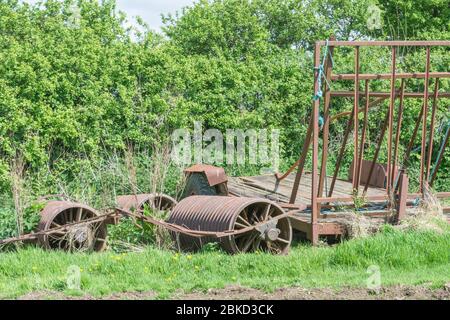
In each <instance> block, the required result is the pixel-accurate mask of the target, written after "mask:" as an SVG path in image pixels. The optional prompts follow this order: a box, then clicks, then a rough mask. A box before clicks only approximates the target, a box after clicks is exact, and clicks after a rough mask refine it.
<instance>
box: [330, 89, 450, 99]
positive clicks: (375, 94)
mask: <svg viewBox="0 0 450 320" xmlns="http://www.w3.org/2000/svg"><path fill="white" fill-rule="evenodd" d="M330 94H331V97H341V98H352V97H354V96H355V92H354V91H331V93H330ZM359 94H360V95H364V92H360V93H359ZM433 94H434V92H430V95H433ZM370 96H371V97H373V98H381V97H385V98H389V97H390V93H389V92H371V93H370ZM405 98H415V99H423V93H420V92H405ZM441 98H450V92H441V93H439V99H441Z"/></svg>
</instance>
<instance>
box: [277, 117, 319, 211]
mask: <svg viewBox="0 0 450 320" xmlns="http://www.w3.org/2000/svg"><path fill="white" fill-rule="evenodd" d="M313 121H314V119H313V117H311V119H310V122H309V127H308V132H307V133H306V138H305V141H304V143H303V150H302V154H301V156H300V159H299V160H298V161H297V165H296V166H298V168H297V174H296V175H295V180H294V185H293V187H292V193H291V199H290V200H289V203H291V204H293V203H295V200H296V199H297V193H298V188H299V186H300V180H301V178H302V174H303V169H304V168H305V162H306V156H307V155H308V151H309V146H310V145H311V135H312V131H313V127H314V124H313ZM293 168H294V166H292V167H291V168H290V169H289V170H288V172H286V173H285V174H284V175H283V176H282V177H279V178H277V179H278V180H282V179H284V178H286V177H287V176H288V175H289V174H290V171H292V170H293ZM291 169H292V170H291Z"/></svg>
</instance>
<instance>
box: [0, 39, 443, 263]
mask: <svg viewBox="0 0 450 320" xmlns="http://www.w3.org/2000/svg"><path fill="white" fill-rule="evenodd" d="M449 46H450V41H334V40H330V41H319V42H316V44H315V50H314V76H315V80H314V98H313V103H312V104H313V106H312V114H311V117H310V122H309V127H308V130H307V133H306V136H305V137H304V143H303V150H302V152H301V155H300V158H299V160H298V161H297V162H296V163H295V164H293V165H292V166H291V168H290V169H289V170H288V171H287V172H286V173H284V174H279V173H278V174H275V175H273V174H272V175H261V176H255V177H227V176H226V174H225V171H224V169H223V168H218V167H214V166H211V165H204V164H197V165H194V166H192V167H190V168H188V169H186V170H185V173H186V175H187V182H186V186H185V189H184V192H183V194H182V196H181V197H180V199H179V202H178V201H177V200H175V199H173V198H171V197H169V196H166V195H163V194H141V195H126V196H120V197H118V199H117V206H116V207H115V208H112V209H111V210H108V211H106V213H103V214H101V213H99V212H98V211H96V210H95V209H93V208H90V207H88V206H86V205H83V204H80V203H77V202H75V201H70V200H67V199H56V200H50V201H47V203H46V205H45V207H44V209H43V210H42V212H41V221H40V223H39V226H38V228H37V230H36V231H35V232H33V233H31V234H26V235H22V236H20V237H17V238H12V239H5V240H2V241H0V244H7V243H11V242H15V241H27V242H28V241H34V242H36V243H38V244H39V245H40V246H42V247H44V248H47V249H63V250H72V249H79V248H88V249H90V250H93V251H101V250H103V249H104V248H105V246H106V238H107V225H108V224H117V223H120V220H121V217H123V216H128V217H132V218H133V219H137V220H141V221H144V222H147V223H150V224H153V225H157V226H160V227H162V228H165V229H167V230H168V231H169V232H170V234H171V237H172V240H173V242H174V243H175V244H176V245H177V247H178V248H179V249H181V250H187V251H192V250H197V249H199V248H201V247H202V246H203V245H205V244H206V243H209V242H217V243H219V244H220V246H221V247H222V248H223V249H224V250H225V251H227V252H229V253H240V252H252V251H258V250H259V251H266V252H270V253H274V254H286V253H287V252H288V251H289V248H290V245H291V241H292V237H293V232H294V230H296V231H298V232H301V233H302V234H303V235H304V236H305V237H306V238H307V239H308V240H310V241H311V242H312V243H313V244H316V243H317V242H318V241H319V237H321V236H326V237H342V236H345V234H346V232H347V230H346V225H345V223H344V222H343V219H342V216H343V213H342V212H341V211H342V210H341V208H342V207H347V208H348V207H353V208H354V207H355V206H356V205H355V197H362V198H363V199H364V203H363V205H362V206H360V207H359V208H358V210H359V213H360V214H362V215H364V216H367V217H370V218H374V219H377V218H378V219H384V221H385V222H390V223H398V222H399V221H400V220H401V219H403V218H404V217H405V215H406V214H407V208H408V207H410V206H413V205H415V204H416V202H417V199H420V198H423V197H424V195H425V193H426V191H427V189H428V186H432V185H433V183H434V182H435V179H436V177H437V172H438V171H439V168H440V166H441V164H442V160H443V154H444V152H443V151H444V150H445V148H446V147H448V144H449V138H450V122H449V125H448V127H449V130H447V133H446V134H445V135H444V138H443V139H442V140H443V141H442V143H441V146H440V148H439V150H438V151H439V152H433V145H434V143H435V141H434V139H435V127H436V122H437V119H436V110H437V108H438V101H439V99H441V98H449V97H450V93H448V92H439V81H440V79H444V78H450V72H449V71H448V70H446V71H445V72H431V59H430V52H431V50H432V49H433V48H436V47H440V48H448V47H449ZM340 47H346V49H347V50H348V48H350V49H353V50H354V73H352V74H333V72H332V71H333V58H332V57H333V52H334V51H335V50H338V49H339V48H340ZM362 47H386V48H389V49H390V50H391V59H390V60H391V72H390V73H386V74H364V73H360V48H362ZM403 47H416V48H418V49H419V50H420V49H423V51H424V53H425V56H426V58H425V70H424V72H408V73H406V72H403V73H397V71H396V64H397V53H398V50H399V48H403ZM324 48H325V50H323V49H324ZM323 51H325V54H324V55H323V59H322V52H323ZM409 79H418V80H422V79H423V81H424V90H423V92H408V91H407V89H406V88H407V81H408V80H409ZM383 80H385V81H389V82H390V90H389V91H388V92H371V91H370V90H369V84H370V81H383ZM397 80H398V81H397ZM433 80H434V91H433V92H430V90H429V84H430V82H431V81H433ZM336 81H341V82H342V81H343V82H348V81H350V82H351V81H352V82H353V84H354V85H353V89H352V90H350V91H333V90H332V89H331V83H333V82H336ZM360 82H364V84H365V86H364V88H365V90H364V91H360ZM397 82H400V86H399V87H398V86H397ZM337 98H352V99H353V109H352V110H351V111H348V112H342V113H339V114H337V115H333V116H332V115H331V112H330V101H331V100H332V99H337ZM408 98H413V99H421V100H422V108H421V112H420V114H418V115H417V118H416V123H415V128H414V132H413V134H412V136H411V137H409V143H408V145H407V146H404V148H403V149H404V150H406V151H405V153H404V155H403V156H402V160H403V161H400V160H399V158H400V153H399V148H400V133H401V130H402V128H401V126H402V119H403V117H404V114H405V110H404V109H405V108H404V101H405V99H408ZM429 100H431V103H430V101H429ZM384 101H387V102H388V109H387V111H386V117H385V118H384V119H381V120H380V126H379V127H380V130H379V132H378V134H379V136H378V139H377V145H376V149H375V153H374V156H373V158H372V159H370V160H365V158H366V157H365V154H364V153H365V144H366V141H365V139H366V138H367V128H368V115H369V113H370V111H371V110H374V109H375V108H376V107H380V105H381V104H382V102H384ZM429 109H431V110H429ZM360 115H363V120H362V121H361V120H360ZM448 116H449V115H447V117H448ZM319 118H322V125H320V124H319ZM342 119H343V120H344V121H345V123H346V129H345V133H344V138H343V142H342V145H341V146H340V150H339V154H338V155H337V158H336V159H337V160H336V163H335V169H334V173H333V175H331V176H328V175H327V170H326V168H327V164H328V162H329V159H328V156H329V155H328V152H329V144H330V141H331V137H330V133H331V132H330V127H331V126H332V125H333V123H334V122H335V121H338V120H342ZM419 132H421V139H420V151H421V152H420V155H421V156H420V172H419V174H418V177H414V179H418V180H417V181H418V182H419V190H418V192H415V193H411V192H410V191H409V189H410V188H409V179H410V177H409V172H408V159H409V157H410V155H411V152H412V150H413V147H414V146H415V144H416V143H418V142H417V141H418V140H419V139H418V134H419ZM352 134H353V143H352V144H350V145H351V146H352V148H353V150H352V151H353V161H352V164H351V166H350V169H349V174H348V178H347V179H341V178H338V175H339V172H340V169H341V166H342V163H343V159H344V154H345V151H346V149H347V148H348V140H349V138H350V137H351V135H352ZM386 141H387V143H386ZM383 144H387V146H384V145H383ZM382 147H385V148H386V149H387V161H386V163H384V164H383V163H379V159H378V157H379V154H380V150H381V148H382ZM310 149H312V161H311V164H310V168H311V170H310V171H309V172H308V171H306V167H307V159H308V152H309V151H310ZM434 151H436V150H434ZM435 154H437V156H435V157H434V158H435V159H433V155H435ZM433 163H434V166H433V165H432V164H433ZM437 197H439V198H450V192H440V193H437ZM145 206H147V207H149V208H151V209H156V210H162V211H168V212H169V217H168V219H167V220H166V221H162V220H158V219H155V218H152V217H150V216H148V215H144V214H143V211H144V207H145ZM444 211H446V212H449V211H450V208H444Z"/></svg>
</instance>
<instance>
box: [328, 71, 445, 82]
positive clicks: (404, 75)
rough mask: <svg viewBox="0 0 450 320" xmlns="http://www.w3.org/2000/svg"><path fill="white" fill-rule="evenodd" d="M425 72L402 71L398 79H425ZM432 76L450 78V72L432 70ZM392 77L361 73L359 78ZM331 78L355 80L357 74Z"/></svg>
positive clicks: (338, 75)
mask: <svg viewBox="0 0 450 320" xmlns="http://www.w3.org/2000/svg"><path fill="white" fill-rule="evenodd" d="M425 75H426V74H425V72H401V73H397V74H396V76H395V77H396V78H397V79H424V78H425ZM431 78H441V79H442V78H450V72H430V79H431ZM389 79H391V74H390V73H362V74H360V75H359V80H389ZM331 80H333V81H337V80H349V81H353V80H355V75H354V74H352V73H346V74H333V75H332V76H331Z"/></svg>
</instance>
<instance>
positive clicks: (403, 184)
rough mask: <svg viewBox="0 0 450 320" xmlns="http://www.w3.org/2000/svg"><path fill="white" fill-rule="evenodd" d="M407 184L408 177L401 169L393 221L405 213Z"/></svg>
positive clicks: (399, 219) (401, 217)
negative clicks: (395, 212)
mask: <svg viewBox="0 0 450 320" xmlns="http://www.w3.org/2000/svg"><path fill="white" fill-rule="evenodd" d="M408 186H409V179H408V175H407V174H406V173H405V172H404V171H403V172H402V173H401V174H400V181H399V191H398V199H397V214H396V217H395V220H396V221H395V222H397V223H398V222H400V221H401V220H402V219H403V218H404V217H405V215H406V203H407V200H408Z"/></svg>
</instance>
